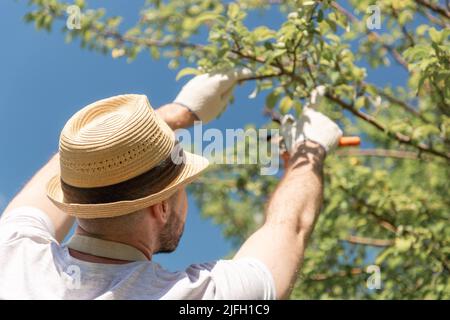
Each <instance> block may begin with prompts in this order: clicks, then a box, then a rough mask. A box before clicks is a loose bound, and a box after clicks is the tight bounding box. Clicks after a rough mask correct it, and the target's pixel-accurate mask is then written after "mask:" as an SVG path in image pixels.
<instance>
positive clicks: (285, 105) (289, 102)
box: [280, 96, 293, 114]
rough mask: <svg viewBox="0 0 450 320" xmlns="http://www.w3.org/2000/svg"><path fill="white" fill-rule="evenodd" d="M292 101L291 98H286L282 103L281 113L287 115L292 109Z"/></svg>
mask: <svg viewBox="0 0 450 320" xmlns="http://www.w3.org/2000/svg"><path fill="white" fill-rule="evenodd" d="M292 106H293V104H292V99H291V98H290V97H289V96H284V97H283V99H281V101H280V112H281V113H282V114H286V113H288V112H289V110H290V109H291V108H292Z"/></svg>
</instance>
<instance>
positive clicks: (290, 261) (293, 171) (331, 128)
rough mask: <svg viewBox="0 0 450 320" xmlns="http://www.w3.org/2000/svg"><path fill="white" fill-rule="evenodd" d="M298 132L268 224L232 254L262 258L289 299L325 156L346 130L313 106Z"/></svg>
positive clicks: (315, 209)
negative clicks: (313, 108)
mask: <svg viewBox="0 0 450 320" xmlns="http://www.w3.org/2000/svg"><path fill="white" fill-rule="evenodd" d="M297 133H298V136H297V137H294V140H293V141H296V142H295V144H294V146H293V148H292V149H291V150H290V154H291V157H290V160H289V166H288V168H287V169H286V172H285V175H284V177H283V179H282V181H281V182H280V184H279V185H278V187H277V189H276V190H275V192H274V194H273V195H272V197H271V199H270V201H269V204H268V206H267V209H266V221H265V223H264V225H263V226H262V227H261V228H260V229H259V230H258V231H256V232H255V233H254V234H253V235H252V236H251V237H250V238H249V239H248V240H247V241H246V242H245V243H244V244H243V245H242V247H241V248H240V250H239V251H238V253H237V254H236V256H235V257H234V259H239V258H243V257H252V258H256V259H259V260H260V261H262V262H263V263H264V264H265V265H266V266H267V268H268V269H269V271H270V272H271V274H272V276H273V279H274V282H275V289H276V295H277V298H278V299H284V298H288V297H289V295H290V293H291V291H292V289H293V286H294V283H295V280H296V277H297V274H298V271H299V268H300V266H301V264H302V261H303V257H304V252H305V248H306V244H307V241H308V238H309V236H310V234H311V232H312V230H313V228H314V224H315V221H316V219H317V216H318V214H319V211H320V208H321V206H322V195H323V179H322V164H323V160H324V158H325V155H326V151H329V150H330V149H332V148H333V147H334V146H336V144H337V142H338V140H339V138H340V136H341V135H342V132H341V131H340V130H339V128H338V127H337V126H336V124H334V123H333V122H332V121H331V120H330V119H328V118H326V117H325V116H324V115H322V114H320V113H318V112H316V111H314V110H311V109H309V110H306V111H305V112H304V114H303V117H302V119H301V121H300V123H299V124H298V125H297ZM311 140H312V141H311ZM313 141H316V142H317V143H316V142H313Z"/></svg>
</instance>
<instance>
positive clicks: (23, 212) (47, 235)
mask: <svg viewBox="0 0 450 320" xmlns="http://www.w3.org/2000/svg"><path fill="white" fill-rule="evenodd" d="M21 238H31V239H32V240H33V241H36V242H42V243H44V242H56V240H55V228H54V226H53V223H52V221H51V220H50V218H49V217H48V216H47V214H45V213H44V212H43V211H42V210H40V209H38V208H35V207H27V206H26V207H18V208H15V209H12V210H10V211H7V212H5V213H3V214H2V216H0V244H6V243H8V242H11V241H14V240H18V239H21Z"/></svg>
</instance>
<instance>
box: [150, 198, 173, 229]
mask: <svg viewBox="0 0 450 320" xmlns="http://www.w3.org/2000/svg"><path fill="white" fill-rule="evenodd" d="M149 211H150V214H151V215H152V217H153V218H154V219H155V220H156V221H157V222H158V223H160V224H163V225H164V224H166V222H167V220H168V219H169V203H168V202H167V201H166V200H163V201H162V202H160V203H157V204H154V205H152V206H151V207H150V208H149Z"/></svg>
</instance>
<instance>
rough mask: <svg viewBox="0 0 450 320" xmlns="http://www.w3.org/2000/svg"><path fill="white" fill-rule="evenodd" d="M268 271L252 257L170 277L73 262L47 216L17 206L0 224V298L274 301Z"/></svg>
mask: <svg viewBox="0 0 450 320" xmlns="http://www.w3.org/2000/svg"><path fill="white" fill-rule="evenodd" d="M275 297H276V296H275V287H274V283H273V278H272V275H271V273H270V271H269V270H268V269H267V267H266V266H265V265H264V264H263V263H262V262H260V261H258V260H256V259H251V258H245V259H239V260H219V261H214V262H210V263H205V264H195V265H191V266H189V267H188V268H187V269H186V270H185V271H180V272H169V271H166V270H164V269H162V268H161V267H160V266H159V265H158V264H157V263H154V262H151V261H137V262H132V263H127V264H122V265H115V264H100V263H92V262H86V261H82V260H78V259H75V258H73V257H72V256H70V254H69V252H68V249H67V247H66V246H64V245H62V246H61V245H60V244H59V243H58V242H57V241H56V240H55V232H54V227H53V224H52V222H51V221H50V219H49V218H48V216H47V215H46V214H45V213H44V212H42V211H40V210H38V209H36V208H33V207H21V208H17V209H14V210H11V211H9V212H7V213H6V214H4V216H2V217H1V220H0V299H275Z"/></svg>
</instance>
